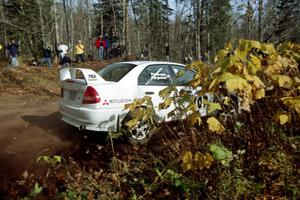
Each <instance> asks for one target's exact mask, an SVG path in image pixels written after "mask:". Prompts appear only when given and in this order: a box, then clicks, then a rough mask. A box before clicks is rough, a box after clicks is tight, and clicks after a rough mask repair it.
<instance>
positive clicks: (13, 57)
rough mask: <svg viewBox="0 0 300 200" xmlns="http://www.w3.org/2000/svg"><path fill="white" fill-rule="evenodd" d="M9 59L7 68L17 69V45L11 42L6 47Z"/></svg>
mask: <svg viewBox="0 0 300 200" xmlns="http://www.w3.org/2000/svg"><path fill="white" fill-rule="evenodd" d="M6 48H7V50H8V53H9V57H10V63H9V67H18V66H19V62H18V60H17V56H18V49H19V44H18V43H16V42H15V41H14V40H12V41H11V42H10V43H9V44H8V46H7V47H6Z"/></svg>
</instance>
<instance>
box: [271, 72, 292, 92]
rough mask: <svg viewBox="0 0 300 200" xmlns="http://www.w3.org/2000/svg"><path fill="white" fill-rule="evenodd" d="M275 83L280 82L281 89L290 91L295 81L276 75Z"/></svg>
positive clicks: (273, 77)
mask: <svg viewBox="0 0 300 200" xmlns="http://www.w3.org/2000/svg"><path fill="white" fill-rule="evenodd" d="M272 79H273V80H274V81H277V82H278V85H279V87H282V88H286V89H289V88H291V87H292V85H293V80H292V79H291V78H290V77H289V76H286V75H274V76H272Z"/></svg>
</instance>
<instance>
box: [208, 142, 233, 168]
mask: <svg viewBox="0 0 300 200" xmlns="http://www.w3.org/2000/svg"><path fill="white" fill-rule="evenodd" d="M209 151H210V152H211V153H212V155H213V157H214V159H215V160H216V161H219V162H221V164H222V165H223V166H225V167H228V166H229V163H230V162H231V161H232V160H233V155H232V152H231V151H229V150H228V149H226V148H225V147H221V146H219V145H217V144H211V145H209Z"/></svg>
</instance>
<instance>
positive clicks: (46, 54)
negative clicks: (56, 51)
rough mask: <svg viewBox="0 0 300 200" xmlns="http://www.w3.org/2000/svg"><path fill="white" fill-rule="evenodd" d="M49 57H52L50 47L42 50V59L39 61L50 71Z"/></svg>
mask: <svg viewBox="0 0 300 200" xmlns="http://www.w3.org/2000/svg"><path fill="white" fill-rule="evenodd" d="M51 55H52V50H51V49H50V47H47V48H44V49H43V58H42V60H41V64H42V65H43V64H45V63H46V64H47V66H48V68H49V69H51Z"/></svg>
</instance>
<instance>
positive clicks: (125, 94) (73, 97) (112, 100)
mask: <svg viewBox="0 0 300 200" xmlns="http://www.w3.org/2000/svg"><path fill="white" fill-rule="evenodd" d="M123 63H125V64H127V63H128V64H135V65H137V66H135V67H134V68H133V69H132V70H131V71H129V72H128V73H127V74H126V75H125V76H124V77H123V78H122V79H121V80H119V81H118V82H109V81H105V80H104V79H103V78H102V77H101V76H100V75H99V74H97V73H96V72H95V71H93V70H90V69H85V68H62V69H61V70H60V80H61V86H62V88H63V98H62V99H61V101H60V103H59V111H60V113H61V114H62V120H63V121H64V122H66V123H68V124H70V125H73V126H75V127H78V128H84V129H87V130H93V131H106V132H107V131H117V130H118V128H119V127H120V125H121V122H122V119H123V118H124V117H125V116H126V114H127V111H126V110H124V105H125V104H128V103H131V102H132V101H133V100H134V99H136V98H143V97H144V96H145V95H148V96H151V97H152V102H153V104H154V107H155V110H156V112H157V115H158V116H159V117H160V119H161V121H170V120H171V119H170V118H168V117H167V114H168V113H169V112H170V111H171V110H172V109H174V105H171V107H170V108H168V109H165V110H159V109H158V106H159V104H160V103H162V102H163V99H162V98H161V97H160V96H159V91H160V90H162V89H164V88H165V87H167V86H146V85H138V77H139V75H140V74H141V73H142V72H143V70H144V69H145V68H146V67H148V66H151V65H177V66H184V65H182V64H178V63H170V62H152V61H136V62H123ZM78 72H79V73H82V74H83V78H81V79H78V78H77V77H76V73H78ZM151 76H152V74H151ZM88 86H92V87H93V88H94V89H95V90H96V91H97V93H98V94H99V97H100V99H101V100H100V102H99V103H95V104H82V100H83V94H84V92H85V90H86V88H87V87H88ZM179 88H184V87H178V89H179ZM201 114H203V115H204V114H206V110H205V111H204V112H203V111H201Z"/></svg>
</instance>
